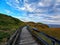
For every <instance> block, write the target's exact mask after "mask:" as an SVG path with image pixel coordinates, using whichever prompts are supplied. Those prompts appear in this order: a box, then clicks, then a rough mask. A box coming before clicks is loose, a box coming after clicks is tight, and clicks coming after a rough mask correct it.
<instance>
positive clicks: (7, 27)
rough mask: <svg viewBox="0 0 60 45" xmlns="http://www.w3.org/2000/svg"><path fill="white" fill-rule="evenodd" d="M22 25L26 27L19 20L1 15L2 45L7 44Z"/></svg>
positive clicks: (0, 32) (0, 35) (0, 31)
mask: <svg viewBox="0 0 60 45" xmlns="http://www.w3.org/2000/svg"><path fill="white" fill-rule="evenodd" d="M21 24H22V25H24V22H22V21H20V20H19V19H17V18H13V17H11V16H7V15H5V14H0V43H1V42H6V41H7V39H8V38H9V37H10V36H11V35H12V34H13V33H14V32H15V31H16V29H18V28H19V27H20V26H22V25H21Z"/></svg>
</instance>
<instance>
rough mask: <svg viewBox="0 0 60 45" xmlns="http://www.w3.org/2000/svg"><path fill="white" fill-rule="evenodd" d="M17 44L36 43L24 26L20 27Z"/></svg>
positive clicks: (34, 44) (30, 44)
mask: <svg viewBox="0 0 60 45" xmlns="http://www.w3.org/2000/svg"><path fill="white" fill-rule="evenodd" d="M19 45H38V43H37V42H36V41H35V39H34V38H33V37H32V35H31V34H30V32H29V31H28V30H27V29H26V27H24V28H23V29H22V32H21V35H20V42H19Z"/></svg>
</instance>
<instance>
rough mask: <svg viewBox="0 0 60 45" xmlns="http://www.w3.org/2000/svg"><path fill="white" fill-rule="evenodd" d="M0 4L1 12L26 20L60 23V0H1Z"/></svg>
mask: <svg viewBox="0 0 60 45" xmlns="http://www.w3.org/2000/svg"><path fill="white" fill-rule="evenodd" d="M3 5H4V6H3ZM0 6H1V7H0V13H3V14H7V15H9V16H12V17H15V18H18V19H20V20H22V21H24V22H29V21H32V22H42V23H44V24H57V25H59V24H60V0H37V1H36V0H1V1H0Z"/></svg>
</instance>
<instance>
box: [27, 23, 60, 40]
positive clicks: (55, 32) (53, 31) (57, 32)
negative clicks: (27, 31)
mask: <svg viewBox="0 0 60 45" xmlns="http://www.w3.org/2000/svg"><path fill="white" fill-rule="evenodd" d="M27 25H29V26H31V27H33V28H37V29H38V31H40V32H44V33H46V34H47V35H49V36H52V37H54V38H56V39H58V40H60V28H55V27H54V28H53V27H50V26H49V25H47V24H43V23H34V22H27Z"/></svg>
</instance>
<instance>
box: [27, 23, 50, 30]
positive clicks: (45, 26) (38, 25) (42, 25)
mask: <svg viewBox="0 0 60 45" xmlns="http://www.w3.org/2000/svg"><path fill="white" fill-rule="evenodd" d="M26 23H27V25H29V26H32V27H35V28H39V29H43V28H44V29H45V28H49V26H48V25H47V24H43V23H40V22H39V23H35V22H26Z"/></svg>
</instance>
